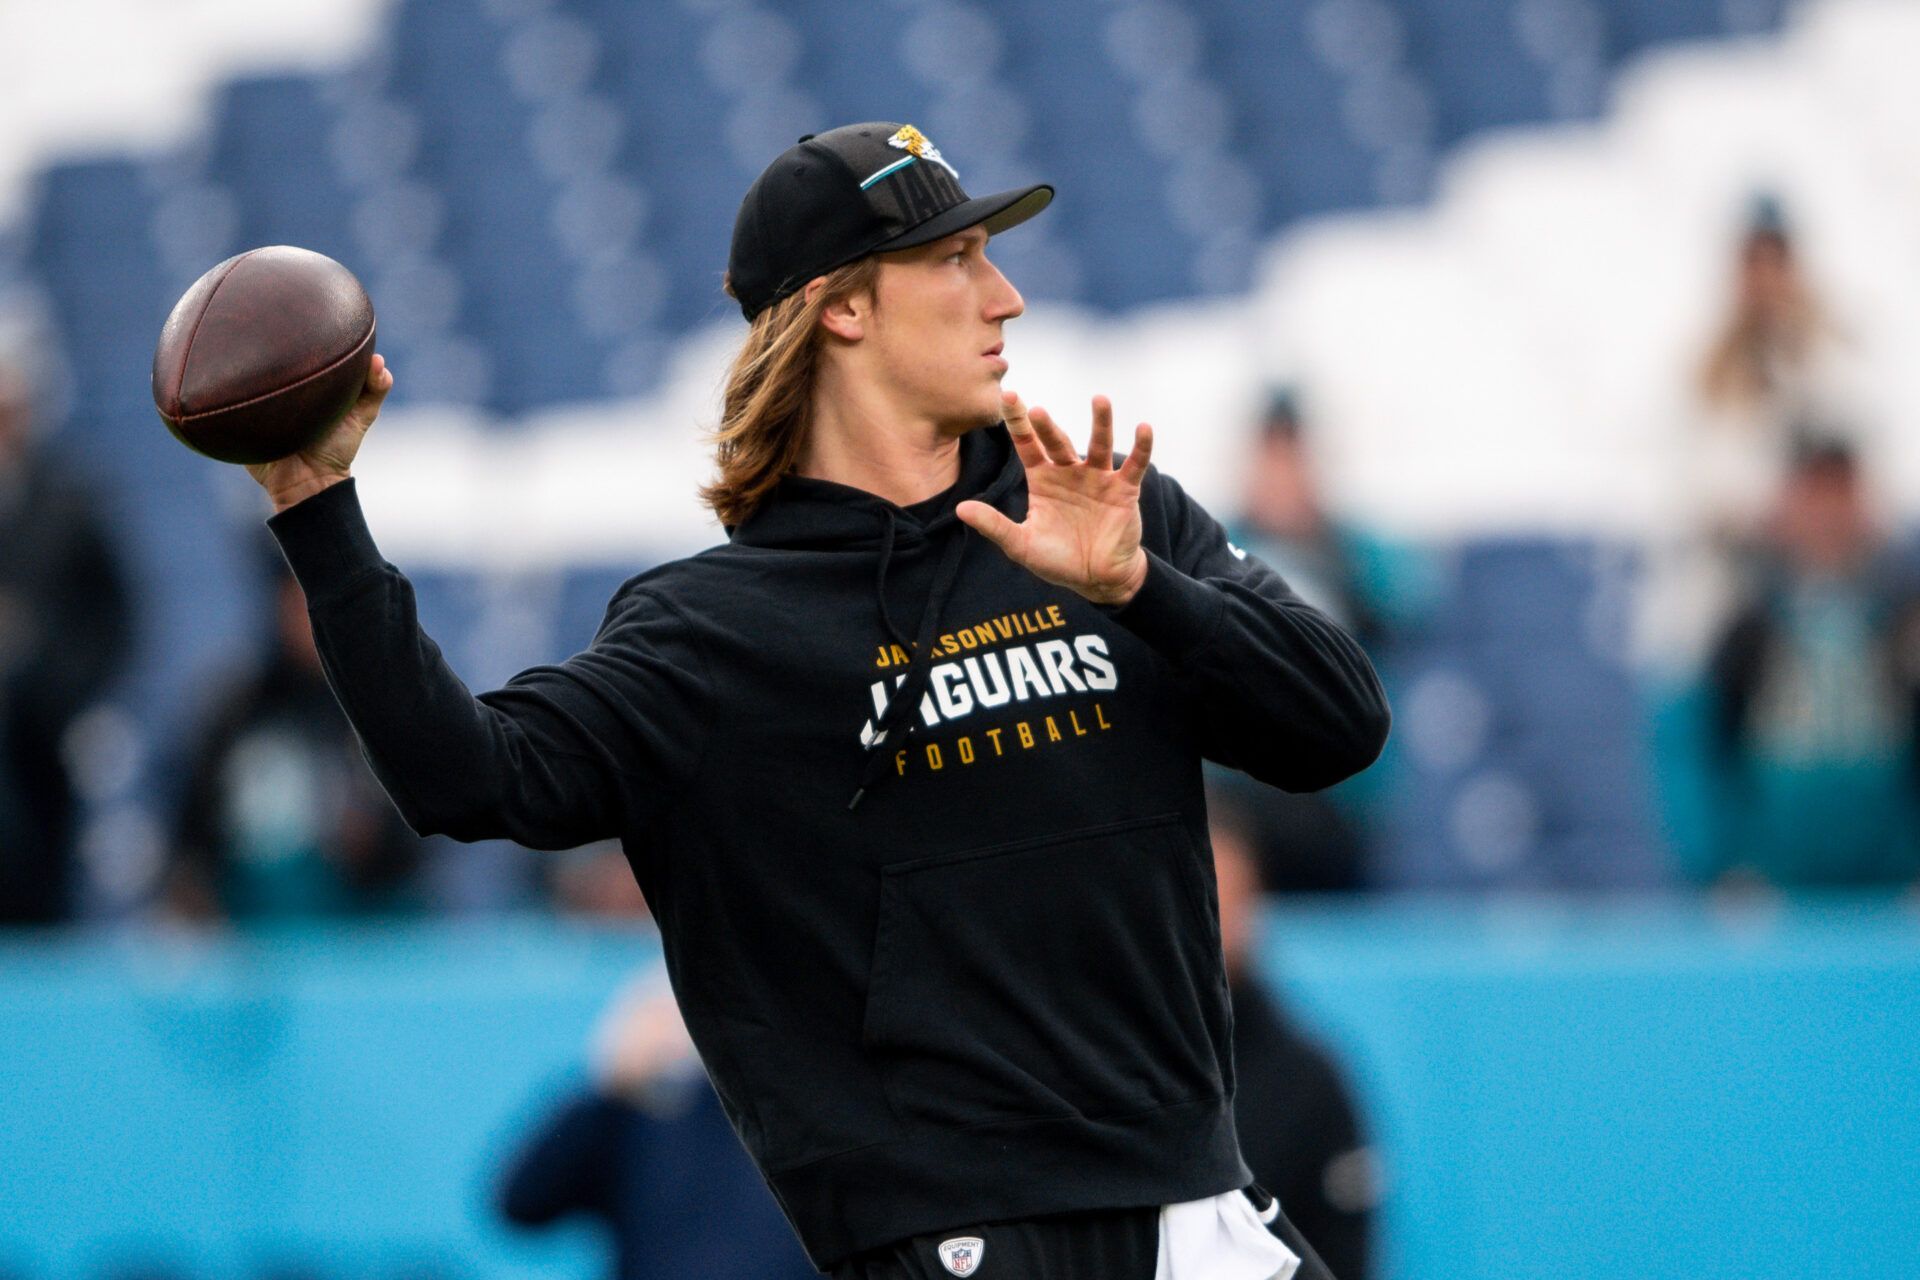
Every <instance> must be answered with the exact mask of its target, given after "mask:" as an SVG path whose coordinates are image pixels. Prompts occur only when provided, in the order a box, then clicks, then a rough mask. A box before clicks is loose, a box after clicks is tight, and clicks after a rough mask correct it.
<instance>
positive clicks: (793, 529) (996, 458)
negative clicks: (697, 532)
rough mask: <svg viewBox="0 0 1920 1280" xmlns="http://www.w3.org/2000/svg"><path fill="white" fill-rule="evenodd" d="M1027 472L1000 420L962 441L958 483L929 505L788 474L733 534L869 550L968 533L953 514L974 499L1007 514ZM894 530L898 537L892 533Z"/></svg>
mask: <svg viewBox="0 0 1920 1280" xmlns="http://www.w3.org/2000/svg"><path fill="white" fill-rule="evenodd" d="M1024 474H1025V469H1024V468H1023V467H1021V465H1020V459H1019V456H1018V455H1016V454H1015V453H1014V451H1013V441H1012V439H1011V438H1010V437H1009V436H1008V435H1007V426H1006V424H1005V423H1004V422H996V423H995V424H993V425H992V426H990V427H982V428H981V429H980V430H978V431H969V432H968V433H967V434H966V435H964V436H962V437H960V478H959V479H958V480H957V481H955V482H954V484H953V486H952V487H951V488H949V489H947V490H946V491H945V492H943V493H940V494H938V495H936V496H934V497H932V498H928V499H927V500H926V501H924V502H917V503H914V504H913V505H912V506H908V507H900V506H895V505H894V504H893V503H891V502H889V501H887V500H886V499H885V498H882V497H880V496H879V495H877V494H872V493H868V492H867V491H866V490H864V489H856V488H854V487H853V486H852V485H845V484H837V483H835V482H834V481H832V480H817V479H814V478H813V477H811V476H796V475H789V476H785V477H783V478H782V479H781V481H780V483H779V484H778V485H777V486H776V487H775V488H774V491H773V493H772V494H771V495H769V496H768V498H767V500H766V501H765V502H762V503H761V504H760V506H759V508H758V509H757V510H756V511H754V513H753V514H752V515H751V516H749V517H747V519H746V520H745V521H744V522H743V523H742V524H740V525H739V526H738V527H737V528H735V529H733V530H731V531H730V532H729V536H730V537H731V538H732V540H733V542H734V543H735V544H737V545H740V546H747V547H782V548H787V549H790V550H814V551H820V550H828V549H831V548H835V547H844V548H847V549H849V550H852V549H866V548H869V547H872V546H876V545H878V544H880V543H881V542H883V541H890V540H891V537H893V536H897V537H899V538H901V539H903V540H906V539H912V538H915V537H931V536H935V535H937V534H939V533H940V532H941V531H942V530H944V529H946V528H948V527H950V526H951V527H956V528H959V529H962V530H964V529H965V528H966V526H965V525H962V524H961V523H960V518H959V517H958V516H956V515H955V514H954V508H955V507H957V506H959V505H960V503H961V502H963V501H965V500H966V499H968V498H974V499H978V500H979V501H981V502H985V503H989V504H991V505H992V506H994V507H997V508H1000V509H1001V510H1005V507H1004V506H1003V503H1004V501H1005V499H1006V497H1007V496H1008V495H1009V494H1011V493H1013V492H1014V491H1015V490H1016V489H1017V488H1018V487H1019V484H1020V481H1021V479H1022V477H1023V476H1024ZM1008 514H1009V515H1014V516H1016V518H1017V517H1018V513H1016V512H1008ZM890 525H891V526H893V527H894V528H895V529H896V530H897V533H895V534H893V535H890V534H889V531H888V530H889V526H890Z"/></svg>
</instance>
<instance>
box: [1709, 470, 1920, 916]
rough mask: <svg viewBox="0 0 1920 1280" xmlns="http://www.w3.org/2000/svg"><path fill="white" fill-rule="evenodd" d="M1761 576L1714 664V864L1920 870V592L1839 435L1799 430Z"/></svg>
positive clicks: (1842, 877) (1859, 876) (1713, 868)
mask: <svg viewBox="0 0 1920 1280" xmlns="http://www.w3.org/2000/svg"><path fill="white" fill-rule="evenodd" d="M1766 538H1767V543H1766V549H1765V557H1764V560H1763V574H1762V578H1761V585H1760V587H1759V588H1758V589H1757V590H1756V591H1755V593H1754V594H1753V596H1752V598H1751V599H1750V600H1749V601H1747V603H1746V604H1745V606H1744V607H1743V608H1742V609H1741V610H1740V611H1739V613H1738V615H1737V616H1736V618H1735V619H1734V621H1733V623H1732V625H1731V626H1729V627H1728V628H1727V630H1726V632H1725V634H1724V635H1723V636H1722V637H1721V639H1720V641H1719V644H1718V645H1717V646H1716V648H1715V652H1714V655H1713V660H1712V664H1711V671H1710V684H1711V688H1712V694H1713V705H1714V726H1713V727H1714V730H1715V733H1714V746H1715V748H1716V750H1715V757H1716V760H1715V763H1716V765H1717V770H1716V772H1717V775H1718V777H1719V779H1720V781H1721V782H1722V784H1723V786H1724V792H1723V799H1722V803H1721V806H1720V808H1721V812H1722V815H1723V818H1724V822H1723V824H1722V828H1721V830H1720V832H1719V834H1718V839H1717V840H1716V841H1715V842H1714V847H1713V849H1712V851H1711V858H1712V861H1711V863H1710V865H1709V866H1707V867H1706V868H1704V871H1705V873H1706V874H1707V875H1708V876H1709V877H1722V878H1726V877H1733V878H1734V880H1735V881H1736V882H1737V881H1738V880H1739V879H1741V878H1747V877H1758V878H1759V879H1761V880H1764V881H1766V882H1769V883H1772V884H1776V885H1782V886H1786V885H1816V884H1824V885H1857V884H1873V883H1883V884H1884V883H1892V882H1896V881H1910V880H1912V879H1913V878H1914V877H1915V876H1916V874H1920V841H1917V840H1916V819H1920V809H1917V808H1916V804H1915V785H1914V784H1915V774H1914V751H1915V736H1916V720H1917V719H1920V599H1916V596H1915V594H1914V592H1913V590H1912V584H1911V583H1910V582H1909V581H1907V580H1906V577H1905V575H1904V574H1903V573H1902V572H1900V571H1899V570H1898V569H1897V568H1896V562H1895V561H1894V559H1893V558H1892V557H1891V556H1889V555H1888V554H1887V551H1886V544H1885V541H1884V539H1883V538H1882V536H1881V534H1880V532H1879V530H1878V529H1877V528H1876V527H1875V524H1874V522H1873V520H1872V517H1871V516H1870V514H1869V511H1868V507H1867V503H1866V501H1865V498H1864V495H1863V493H1862V481H1861V475H1860V467H1859V464H1858V462H1857V460H1856V458H1855V455H1854V453H1853V451H1852V449H1851V448H1849V447H1848V446H1847V445H1844V444H1839V443H1832V442H1829V443H1824V444H1814V443H1808V444H1805V445H1803V446H1802V447H1801V448H1800V449H1799V451H1798V452H1797V454H1796V457H1795V459H1794V461H1793V463H1792V465H1791V468H1790V470H1789V471H1788V474H1787V477H1786V480H1785V482H1784V484H1783V486H1782V488H1781V491H1780V494H1779V496H1778V499H1777V501H1776V503H1775V505H1774V510H1773V514H1772V518H1771V520H1770V521H1769V522H1768V524H1767V526H1766Z"/></svg>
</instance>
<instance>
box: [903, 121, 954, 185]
mask: <svg viewBox="0 0 1920 1280" xmlns="http://www.w3.org/2000/svg"><path fill="white" fill-rule="evenodd" d="M887 145H888V146H890V147H898V148H900V149H901V150H902V151H904V152H906V153H907V154H908V155H910V156H918V157H920V158H921V159H922V160H931V161H933V162H934V163H935V164H937V165H939V166H940V167H941V168H942V169H945V170H946V171H947V172H948V173H951V174H952V175H953V180H954V181H955V182H958V181H959V180H960V171H959V170H957V169H955V168H954V167H953V166H952V165H950V164H948V163H947V159H946V157H945V156H943V155H941V154H940V148H938V147H936V146H934V145H933V142H932V140H931V139H929V138H928V137H927V135H926V134H924V133H922V132H920V131H919V130H918V129H916V128H914V127H913V126H912V125H910V124H903V125H901V126H900V132H898V133H896V134H894V135H893V136H892V137H891V138H888V139H887Z"/></svg>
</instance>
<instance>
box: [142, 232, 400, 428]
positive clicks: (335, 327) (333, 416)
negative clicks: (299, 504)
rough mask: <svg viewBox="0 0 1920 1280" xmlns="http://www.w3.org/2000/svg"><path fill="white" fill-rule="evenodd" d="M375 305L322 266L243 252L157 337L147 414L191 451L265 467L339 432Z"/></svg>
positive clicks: (309, 257)
mask: <svg viewBox="0 0 1920 1280" xmlns="http://www.w3.org/2000/svg"><path fill="white" fill-rule="evenodd" d="M373 330H374V323H373V303H372V302H371V301H370V300H369V299H368V298H367V291H366V290H365V289H363V288H361V287H360V282H359V281H358V280H356V279H354V277H353V272H351V271H349V270H347V269H346V268H345V267H343V266H341V265H340V264H339V263H337V262H335V261H334V260H333V259H332V258H329V257H327V256H326V255H325V254H319V253H314V252H313V251H312V250H309V249H296V248H293V247H292V246H291V245H283V244H280V245H269V246H267V247H266V248H263V249H249V250H248V251H247V252H245V253H243V254H240V255H238V256H236V257H232V258H228V259H227V260H226V261H225V262H223V263H221V264H220V265H219V266H217V267H215V268H214V269H213V270H211V271H209V272H207V274H205V275H203V276H201V277H200V278H199V279H198V280H196V281H194V282H193V287H192V288H190V289H188V290H187V292H186V294H185V295H184V296H182V297H181V299H180V301H179V302H177V303H175V304H174V308H173V314H172V315H170V316H168V317H167V323H166V325H165V327H163V328H162V329H161V330H160V342H159V345H158V346H156V347H155V348H154V352H153V403H154V405H155V406H156V407H157V408H158V409H159V410H160V418H161V420H162V421H163V422H165V423H166V424H167V429H168V430H169V431H171V432H173V434H174V435H175V436H176V437H177V438H178V439H179V440H180V442H181V443H182V444H185V445H186V446H187V447H188V448H190V449H196V450H198V451H199V452H201V453H204V454H206V455H207V456H208V457H209V458H217V459H219V460H220V461H221V462H241V463H254V462H272V461H274V460H275V459H277V458H284V457H287V456H288V455H289V454H294V453H298V452H300V450H302V449H304V448H306V447H307V446H308V445H310V444H312V443H313V442H314V441H315V440H317V439H319V438H320V437H321V436H323V435H325V434H326V433H327V431H328V430H330V429H331V428H332V427H333V425H334V424H335V423H337V422H339V421H340V419H341V418H342V417H343V416H344V415H345V414H346V412H347V410H348V409H350V408H352V407H353V402H354V400H355V399H356V398H357V397H358V396H359V394H360V390H361V388H362V387H363V386H365V385H366V381H367V370H368V368H369V366H371V364H372V363H373Z"/></svg>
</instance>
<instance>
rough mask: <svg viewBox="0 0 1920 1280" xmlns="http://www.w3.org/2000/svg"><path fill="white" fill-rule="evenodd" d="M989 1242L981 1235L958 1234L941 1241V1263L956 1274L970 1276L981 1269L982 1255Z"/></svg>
mask: <svg viewBox="0 0 1920 1280" xmlns="http://www.w3.org/2000/svg"><path fill="white" fill-rule="evenodd" d="M986 1251H987V1242H986V1241H984V1240H982V1239H981V1238H980V1237H979V1236H957V1237H955V1238H954V1239H952V1240H942V1241H941V1242H940V1265H941V1266H943V1267H945V1268H946V1269H947V1270H948V1271H951V1272H952V1273H953V1274H954V1275H956V1276H970V1275H972V1274H973V1273H974V1272H976V1271H978V1270H979V1269H980V1255H981V1254H984V1253H985V1252H986Z"/></svg>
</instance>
